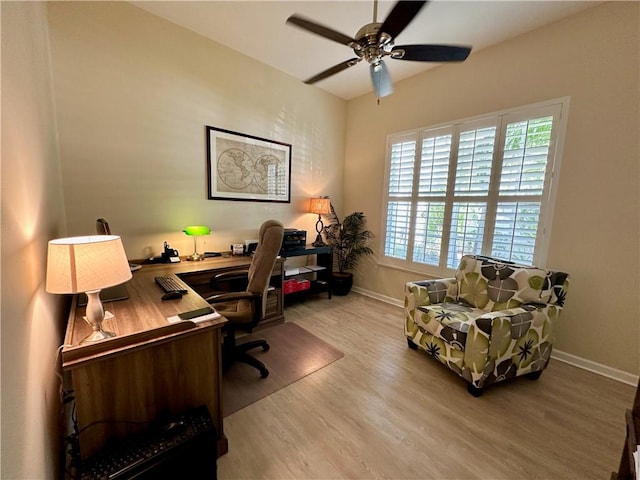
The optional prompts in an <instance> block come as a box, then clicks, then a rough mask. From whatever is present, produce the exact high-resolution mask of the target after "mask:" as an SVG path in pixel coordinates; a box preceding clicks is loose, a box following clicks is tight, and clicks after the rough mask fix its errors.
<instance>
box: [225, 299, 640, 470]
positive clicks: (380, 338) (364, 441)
mask: <svg viewBox="0 0 640 480" xmlns="http://www.w3.org/2000/svg"><path fill="white" fill-rule="evenodd" d="M285 315H286V320H287V321H289V322H291V321H292V322H296V323H297V324H299V325H300V326H302V327H304V328H305V329H307V330H309V331H310V332H312V333H313V334H315V335H316V336H318V337H319V338H321V339H323V340H325V341H326V342H328V343H330V344H331V345H333V346H334V347H336V348H338V349H340V350H342V351H343V352H344V353H345V356H344V358H342V359H340V360H337V361H336V362H334V363H332V364H331V365H329V366H327V367H325V368H323V369H321V370H319V371H317V372H315V373H313V374H311V375H309V376H307V377H305V378H303V379H302V380H300V381H298V382H295V383H294V384H292V385H289V386H287V387H285V388H283V389H282V390H280V391H278V392H276V393H274V394H272V395H270V396H268V397H266V398H264V399H262V400H259V401H258V402H256V403H254V404H253V405H250V406H249V407H246V408H244V409H242V410H240V411H238V412H236V413H234V414H232V415H230V416H229V417H227V418H225V433H226V435H227V437H228V438H229V453H227V454H226V455H224V456H223V457H221V458H219V459H218V478H220V479H221V480H231V479H333V478H336V479H338V478H348V479H602V478H608V476H609V475H610V473H611V472H612V471H614V470H616V469H617V467H618V462H619V458H620V452H621V449H622V445H623V443H624V436H625V424H624V412H625V410H626V409H627V408H630V406H631V403H632V401H633V395H634V392H635V388H634V387H632V386H629V385H626V384H623V383H620V382H617V381H614V380H611V379H608V378H605V377H602V376H599V375H597V374H594V373H590V372H587V371H584V370H581V369H578V368H576V367H572V366H570V365H567V364H564V363H562V362H559V361H554V360H552V362H551V363H550V365H549V367H548V368H547V370H546V371H545V372H544V374H543V375H542V376H541V377H540V379H539V380H537V381H531V380H528V379H526V378H519V379H516V380H514V381H511V382H503V383H502V384H498V385H495V386H492V387H489V388H487V389H486V391H485V393H484V395H483V396H482V397H480V398H474V397H472V396H471V395H469V394H468V393H467V390H466V385H465V383H464V382H463V381H462V380H461V379H460V378H459V377H458V376H457V375H455V374H454V373H452V372H450V371H449V370H447V369H446V368H444V367H443V366H442V365H440V364H439V363H438V362H436V361H434V360H433V359H431V358H429V357H428V356H427V355H426V354H425V353H424V352H419V351H414V350H411V349H409V348H408V347H407V342H406V340H405V338H404V334H403V327H402V325H403V323H402V322H403V321H402V309H400V308H398V307H395V306H392V305H388V304H386V303H382V302H379V301H377V300H374V299H371V298H368V297H365V296H362V295H358V294H356V293H353V292H352V293H350V294H349V295H348V296H346V297H335V296H334V298H333V299H331V300H326V299H321V298H319V299H311V300H308V301H306V302H304V303H300V304H296V305H293V306H291V307H288V308H287V309H286V312H285Z"/></svg>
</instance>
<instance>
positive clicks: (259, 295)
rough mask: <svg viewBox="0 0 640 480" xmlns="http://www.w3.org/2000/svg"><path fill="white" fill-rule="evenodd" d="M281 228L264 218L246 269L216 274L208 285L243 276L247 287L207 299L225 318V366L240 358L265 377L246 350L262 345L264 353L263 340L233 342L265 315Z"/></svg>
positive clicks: (223, 351) (266, 348)
mask: <svg viewBox="0 0 640 480" xmlns="http://www.w3.org/2000/svg"><path fill="white" fill-rule="evenodd" d="M283 233H284V228H283V227H282V223H280V222H278V221H277V220H267V221H266V222H264V223H263V224H262V226H261V227H260V233H259V234H258V246H257V247H256V251H255V253H254V254H253V258H252V260H251V265H250V266H249V269H248V270H234V271H231V272H224V273H221V274H218V275H215V276H214V277H213V278H212V279H211V286H212V288H213V289H216V287H217V285H218V284H219V283H220V282H222V281H228V280H229V279H237V278H238V277H239V276H242V275H244V276H245V277H246V279H247V287H246V289H245V290H244V291H242V292H229V293H221V294H218V295H213V296H211V297H209V298H207V301H208V302H209V303H210V304H212V305H214V306H215V309H216V310H217V311H218V312H220V314H222V315H223V316H224V317H226V318H227V320H228V322H227V323H226V324H225V326H224V329H225V335H224V340H223V344H222V363H223V367H224V368H227V367H228V366H229V365H230V363H231V362H233V361H239V362H243V363H246V364H248V365H251V366H253V367H255V368H256V369H258V371H259V372H260V376H261V377H262V378H266V377H267V376H268V375H269V370H267V368H266V367H265V366H264V364H263V363H262V362H261V361H259V360H257V359H256V358H254V357H252V356H251V355H249V354H248V353H247V351H248V350H251V349H253V348H257V347H262V349H263V350H264V351H265V352H266V351H267V350H269V344H268V343H267V342H266V340H254V341H251V342H246V343H243V344H237V343H236V331H238V330H242V331H245V332H251V331H252V330H253V328H254V327H255V326H256V325H257V324H258V323H259V322H260V321H261V320H262V319H263V318H264V315H265V312H266V305H267V289H268V288H269V280H270V279H271V272H272V271H273V266H274V265H275V262H276V258H277V257H278V253H279V252H280V249H281V247H282V236H283Z"/></svg>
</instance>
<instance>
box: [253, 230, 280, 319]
mask: <svg viewBox="0 0 640 480" xmlns="http://www.w3.org/2000/svg"><path fill="white" fill-rule="evenodd" d="M283 235H284V228H283V226H282V223H280V222H278V221H277V220H267V221H266V222H264V223H263V224H262V226H261V227H260V233H259V234H258V246H257V247H256V251H255V253H254V254H253V259H252V260H251V265H250V266H249V284H248V285H247V291H249V292H252V293H261V294H262V312H263V314H264V312H265V311H266V306H267V295H266V293H267V288H269V280H270V279H271V272H272V271H273V266H274V265H275V263H276V258H278V253H279V252H280V249H281V248H282V237H283Z"/></svg>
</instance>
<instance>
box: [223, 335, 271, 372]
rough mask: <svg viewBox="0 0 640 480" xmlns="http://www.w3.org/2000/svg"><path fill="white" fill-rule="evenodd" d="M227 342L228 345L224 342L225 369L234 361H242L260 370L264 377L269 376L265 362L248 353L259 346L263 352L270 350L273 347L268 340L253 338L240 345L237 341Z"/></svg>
mask: <svg viewBox="0 0 640 480" xmlns="http://www.w3.org/2000/svg"><path fill="white" fill-rule="evenodd" d="M225 343H226V345H224V344H223V364H222V367H223V369H225V370H226V369H227V368H229V366H230V365H231V363H233V362H241V363H246V364H247V365H250V366H252V367H253V368H255V369H256V370H258V371H259V372H260V376H261V377H262V378H267V377H268V376H269V370H268V369H267V367H266V366H265V365H264V363H262V362H261V361H260V360H258V359H257V358H254V357H252V356H251V355H249V354H248V353H247V351H248V350H252V349H254V348H258V347H261V348H262V351H263V352H268V351H269V349H270V348H271V347H270V346H269V344H268V343H267V341H266V340H252V341H250V342H246V343H242V344H240V345H236V344H235V341H233V342H229V343H227V342H225Z"/></svg>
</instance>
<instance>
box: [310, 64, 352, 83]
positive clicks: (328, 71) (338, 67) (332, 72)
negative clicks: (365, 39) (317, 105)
mask: <svg viewBox="0 0 640 480" xmlns="http://www.w3.org/2000/svg"><path fill="white" fill-rule="evenodd" d="M360 60H362V59H361V58H350V59H349V60H346V61H344V62H342V63H339V64H338V65H334V66H333V67H331V68H327V69H326V70H325V71H324V72H320V73H319V74H317V75H316V76H314V77H311V78H310V79H308V80H305V81H304V83H306V84H308V85H310V84H312V83H316V82H319V81H320V80H323V79H325V78H327V77H330V76H331V75H335V74H336V73H338V72H341V71H343V70H346V69H347V68H349V67H352V66H354V65H355V64H356V63H358V62H359V61H360Z"/></svg>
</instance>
